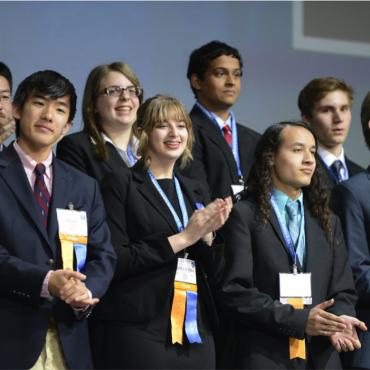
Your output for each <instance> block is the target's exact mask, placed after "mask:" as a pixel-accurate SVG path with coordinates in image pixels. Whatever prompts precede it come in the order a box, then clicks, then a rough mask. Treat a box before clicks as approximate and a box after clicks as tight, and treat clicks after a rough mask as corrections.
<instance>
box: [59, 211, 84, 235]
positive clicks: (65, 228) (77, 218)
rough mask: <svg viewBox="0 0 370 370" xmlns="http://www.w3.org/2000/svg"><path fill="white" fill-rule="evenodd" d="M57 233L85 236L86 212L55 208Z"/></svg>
mask: <svg viewBox="0 0 370 370" xmlns="http://www.w3.org/2000/svg"><path fill="white" fill-rule="evenodd" d="M57 218H58V226H59V234H69V235H77V236H84V237H86V236H87V220H86V212H84V211H70V210H68V209H60V208H57Z"/></svg>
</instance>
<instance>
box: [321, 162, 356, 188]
mask: <svg viewBox="0 0 370 370" xmlns="http://www.w3.org/2000/svg"><path fill="white" fill-rule="evenodd" d="M320 157H321V156H320ZM321 160H322V161H323V162H324V164H325V166H326V168H327V169H328V170H329V171H330V173H331V174H332V176H333V177H334V180H335V183H336V184H338V179H337V176H335V173H334V172H333V170H332V169H331V167H329V166H328V165H327V163H326V162H325V161H324V159H323V158H322V157H321ZM343 166H344V178H343V180H347V179H348V177H349V175H348V168H347V166H345V165H343Z"/></svg>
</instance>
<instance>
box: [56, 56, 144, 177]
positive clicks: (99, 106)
mask: <svg viewBox="0 0 370 370" xmlns="http://www.w3.org/2000/svg"><path fill="white" fill-rule="evenodd" d="M143 99H144V95H143V89H142V88H141V87H140V81H139V79H138V78H137V76H136V75H135V73H134V71H133V70H132V69H131V68H130V66H129V65H128V64H126V63H123V62H115V63H111V64H101V65H99V66H97V67H95V68H94V69H93V70H92V71H91V72H90V74H89V76H88V78H87V81H86V86H85V91H84V97H83V103H82V117H83V121H84V127H83V130H82V131H81V132H76V133H74V134H71V135H68V136H66V137H65V138H64V139H63V140H61V141H60V142H59V143H58V146H57V158H59V159H61V160H62V161H64V162H66V163H68V164H70V165H71V166H73V167H75V168H77V169H78V170H79V171H81V172H83V173H85V174H86V175H89V176H90V177H92V178H94V179H96V180H97V181H98V183H99V184H100V182H101V180H102V179H103V177H104V176H105V175H106V174H107V173H108V172H109V171H112V170H114V169H116V168H119V167H131V166H132V165H133V164H134V163H135V162H136V148H137V142H138V139H137V138H136V137H135V135H133V132H132V125H133V124H134V122H135V120H136V112H137V109H138V108H139V106H140V105H141V103H142V102H143Z"/></svg>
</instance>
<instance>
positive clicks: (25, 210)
mask: <svg viewBox="0 0 370 370" xmlns="http://www.w3.org/2000/svg"><path fill="white" fill-rule="evenodd" d="M69 202H72V203H73V205H74V209H75V210H77V211H86V216H87V225H88V244H87V257H86V263H85V266H84V269H83V273H84V274H86V276H87V279H86V280H85V283H86V286H87V288H88V289H89V290H90V291H91V293H92V295H93V297H96V298H101V296H102V295H103V294H104V293H105V291H106V290H107V288H108V285H109V283H110V281H111V278H112V276H113V270H114V266H115V261H116V256H115V253H114V250H113V247H112V245H111V244H110V233H109V229H108V226H107V224H106V222H105V212H104V205H103V201H102V198H101V195H100V191H99V186H98V183H97V182H96V181H95V180H93V179H91V178H89V177H88V176H86V175H84V174H82V173H81V172H79V171H77V170H75V169H74V168H72V167H71V166H69V165H67V164H65V163H63V162H62V161H60V160H58V159H56V158H53V191H52V194H51V203H50V207H49V218H48V228H47V229H46V228H45V225H44V223H43V221H42V218H41V214H40V210H39V208H38V206H37V202H36V199H35V196H34V194H33V191H32V189H31V186H30V183H29V181H28V178H27V176H26V173H25V171H24V168H23V165H22V162H21V160H20V158H19V156H18V154H17V152H16V151H15V149H14V147H13V145H10V146H9V147H8V148H6V149H5V150H4V151H3V152H1V154H0V204H1V207H0V224H1V232H0V266H1V267H0V281H1V282H2V284H1V285H0V327H1V330H0V369H29V368H31V367H32V366H33V365H34V364H35V363H36V361H37V359H38V357H39V356H40V354H41V350H42V348H43V346H44V344H45V338H46V333H47V330H48V325H49V319H50V318H51V316H52V315H54V317H55V320H56V323H57V326H58V334H59V338H60V341H61V344H62V348H63V353H64V356H65V358H66V361H67V363H68V366H69V368H71V369H90V368H92V363H91V355H90V346H89V342H88V329H87V321H86V319H84V318H82V319H81V317H79V318H78V317H76V315H75V312H74V311H73V309H72V308H71V307H70V305H68V304H66V303H65V302H63V301H61V300H60V299H59V298H57V297H56V296H54V297H53V299H51V300H50V299H45V298H41V297H40V294H41V289H42V284H43V281H44V279H45V276H46V274H47V273H48V271H50V270H56V269H60V268H62V260H61V247H60V241H59V237H58V222H57V213H56V209H57V208H62V209H68V208H67V207H68V203H69ZM86 313H87V312H86ZM79 316H81V315H79ZM80 319H81V320H80Z"/></svg>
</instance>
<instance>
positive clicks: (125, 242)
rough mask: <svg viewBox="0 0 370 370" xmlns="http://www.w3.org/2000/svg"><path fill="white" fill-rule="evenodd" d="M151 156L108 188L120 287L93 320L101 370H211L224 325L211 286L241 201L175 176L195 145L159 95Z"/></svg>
mask: <svg viewBox="0 0 370 370" xmlns="http://www.w3.org/2000/svg"><path fill="white" fill-rule="evenodd" d="M135 127H136V129H137V132H138V136H139V137H140V141H139V146H138V148H139V152H140V154H141V155H142V158H141V159H140V160H139V161H138V162H137V163H136V164H135V165H134V166H133V167H132V168H129V169H126V168H121V169H119V170H115V171H111V172H110V173H108V174H107V175H106V177H105V178H104V180H103V181H102V183H101V191H102V196H103V200H104V204H105V209H106V212H107V222H108V225H109V228H110V231H111V234H112V244H113V246H114V249H115V251H116V254H117V266H116V270H115V275H114V278H113V280H112V283H111V286H110V288H109V289H108V291H107V293H106V294H105V296H104V297H103V299H102V300H101V302H100V303H99V304H98V305H97V306H96V307H95V309H94V310H93V312H92V314H91V316H90V317H89V321H90V339H91V346H92V354H93V360H94V367H95V368H98V369H101V368H102V369H133V368H137V369H171V368H172V369H175V368H184V369H191V368H195V369H203V368H206V369H211V368H214V367H215V351H214V343H213V337H212V331H213V330H215V329H216V328H217V326H218V319H217V314H216V311H215V308H214V304H213V300H212V295H211V287H212V286H214V285H215V284H216V283H217V282H218V280H219V279H220V277H221V275H222V269H223V238H222V237H221V236H220V235H219V234H216V230H217V229H218V228H219V227H221V226H222V225H223V224H224V222H225V221H226V219H227V218H228V215H229V212H230V210H231V207H232V202H231V198H227V199H225V200H221V199H216V200H215V201H213V202H212V203H211V202H210V197H209V193H208V190H207V189H206V188H204V187H203V186H202V185H201V184H199V183H197V182H196V181H194V180H191V179H188V178H186V177H183V176H181V175H180V174H179V173H177V171H176V170H175V171H174V167H175V163H176V160H177V159H180V162H181V165H182V166H184V165H185V164H186V162H187V161H189V160H190V159H191V147H192V144H193V141H194V137H193V133H192V126H191V120H190V117H189V115H188V114H187V113H186V110H185V108H184V106H183V105H182V104H181V102H179V101H178V100H177V99H175V98H172V97H170V96H168V95H167V96H163V95H157V96H155V97H153V98H150V99H148V100H147V101H146V102H145V103H144V104H143V105H142V106H141V107H140V108H139V110H138V114H137V122H136V124H135Z"/></svg>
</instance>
